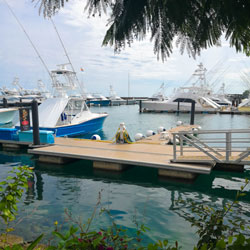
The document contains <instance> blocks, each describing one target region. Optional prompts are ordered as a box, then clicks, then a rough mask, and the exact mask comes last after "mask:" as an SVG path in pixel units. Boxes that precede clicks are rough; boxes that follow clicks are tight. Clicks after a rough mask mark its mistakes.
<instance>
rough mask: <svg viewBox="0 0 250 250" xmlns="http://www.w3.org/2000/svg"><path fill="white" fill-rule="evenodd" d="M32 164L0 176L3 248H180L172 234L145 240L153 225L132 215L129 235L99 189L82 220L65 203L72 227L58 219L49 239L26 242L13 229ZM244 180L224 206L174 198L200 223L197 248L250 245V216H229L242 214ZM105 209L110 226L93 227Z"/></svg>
mask: <svg viewBox="0 0 250 250" xmlns="http://www.w3.org/2000/svg"><path fill="white" fill-rule="evenodd" d="M31 174H32V170H31V169H30V168H28V167H27V166H24V167H16V168H14V169H13V170H12V171H10V172H9V176H8V177H7V178H6V180H4V181H2V182H0V199H1V200H0V218H1V220H2V221H3V222H4V224H5V229H4V231H3V232H1V233H0V249H4V250H22V249H27V250H32V249H40V250H42V249H48V250H53V249H79V250H80V249H97V250H116V249H117V250H118V249H121V250H123V249H137V250H143V249H148V250H157V249H166V250H178V249H182V247H181V244H180V243H178V242H177V241H176V242H175V243H174V244H173V245H171V244H170V243H169V242H168V240H167V239H166V240H163V241H161V240H158V241H157V242H151V243H149V244H145V242H144V239H143V234H144V233H145V232H146V231H149V230H150V229H149V228H147V227H146V226H145V225H144V224H141V223H139V222H137V221H136V220H135V221H134V223H135V225H136V231H135V234H134V235H132V236H130V235H128V232H127V230H126V229H124V228H122V227H121V226H119V225H117V224H116V223H115V220H114V218H113V217H112V215H111V213H110V211H109V210H108V209H106V208H102V207H101V206H100V204H101V192H99V196H98V199H97V203H96V205H95V207H94V209H93V212H92V215H91V217H90V218H89V219H88V220H87V222H85V223H83V222H82V221H81V220H80V219H79V218H74V215H73V214H72V213H71V212H70V211H69V210H67V209H65V217H66V220H65V222H67V225H68V230H66V231H62V225H59V224H58V222H57V221H55V222H54V230H53V231H52V232H51V233H49V235H50V236H51V239H50V240H48V242H43V244H40V242H41V240H42V239H43V237H44V233H41V235H39V236H38V238H37V239H35V240H34V241H32V242H24V241H23V239H22V238H21V237H19V236H16V235H13V234H12V232H13V231H14V230H15V222H16V216H17V215H18V207H17V203H18V202H20V201H21V198H22V194H23V193H24V191H25V189H27V188H28V185H27V183H28V178H29V177H30V176H31ZM248 184H249V181H248V180H247V179H246V180H245V184H244V185H243V186H241V188H240V190H239V191H237V194H236V197H235V199H234V201H233V202H231V203H228V204H226V205H225V206H224V207H221V208H219V209H214V208H212V207H209V206H207V205H204V204H203V203H202V202H198V203H197V202H194V201H192V202H190V201H184V200H177V201H175V210H177V211H178V214H179V215H180V216H183V217H184V218H185V220H187V221H188V222H190V223H191V226H194V227H196V228H197V231H196V233H197V234H198V236H199V240H198V242H197V243H196V244H194V245H195V246H194V248H193V249H194V250H198V249H201V250H206V249H249V248H250V234H249V232H250V231H249V230H250V221H246V220H243V219H241V218H240V217H239V218H237V219H234V220H231V219H230V216H229V215H230V214H232V213H238V214H240V213H241V211H240V209H241V208H240V206H239V199H240V197H243V196H245V195H246V193H245V192H244V190H245V188H246V187H247V185H248ZM98 212H99V213H100V214H103V213H105V214H107V215H108V216H109V217H110V221H111V224H110V226H109V227H107V228H100V229H99V230H97V231H92V230H91V224H92V222H93V220H94V219H95V216H96V214H97V213H98Z"/></svg>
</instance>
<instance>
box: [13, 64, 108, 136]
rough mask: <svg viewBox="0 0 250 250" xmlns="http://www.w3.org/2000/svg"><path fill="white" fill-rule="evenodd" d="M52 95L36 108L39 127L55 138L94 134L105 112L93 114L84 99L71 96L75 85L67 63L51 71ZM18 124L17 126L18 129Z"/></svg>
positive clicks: (104, 117)
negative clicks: (52, 134) (52, 133)
mask: <svg viewBox="0 0 250 250" xmlns="http://www.w3.org/2000/svg"><path fill="white" fill-rule="evenodd" d="M51 77H52V87H53V90H54V97H52V98H47V99H46V100H45V101H44V102H43V103H42V104H41V105H39V107H38V112H39V129H41V130H50V131H53V132H54V133H55V135H56V136H57V137H62V136H76V135H80V134H88V133H94V132H97V131H98V130H100V129H102V126H103V122H104V120H105V119H106V117H107V116H108V114H107V113H92V112H91V111H90V110H89V108H88V107H87V105H86V103H85V101H84V99H83V98H80V97H70V95H69V94H68V92H70V91H72V90H74V89H75V88H77V84H76V82H75V79H76V73H75V72H74V71H72V70H69V69H67V67H66V64H62V65H58V69H56V70H52V71H51ZM19 127H20V124H18V125H17V128H19Z"/></svg>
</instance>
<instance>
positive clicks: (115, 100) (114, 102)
mask: <svg viewBox="0 0 250 250" xmlns="http://www.w3.org/2000/svg"><path fill="white" fill-rule="evenodd" d="M109 100H110V101H111V102H110V105H111V106H120V105H124V104H126V103H127V101H126V100H124V99H122V98H121V97H120V96H118V95H117V93H116V92H115V91H114V89H113V86H112V85H110V86H109Z"/></svg>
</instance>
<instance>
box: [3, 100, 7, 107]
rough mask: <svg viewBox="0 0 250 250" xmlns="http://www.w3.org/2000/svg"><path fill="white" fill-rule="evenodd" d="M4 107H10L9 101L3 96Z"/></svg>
mask: <svg viewBox="0 0 250 250" xmlns="http://www.w3.org/2000/svg"><path fill="white" fill-rule="evenodd" d="M3 107H4V108H8V103H7V99H6V98H3Z"/></svg>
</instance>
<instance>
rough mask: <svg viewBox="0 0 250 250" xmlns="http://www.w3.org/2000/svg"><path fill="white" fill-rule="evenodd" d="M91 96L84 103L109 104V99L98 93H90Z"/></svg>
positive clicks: (94, 104)
mask: <svg viewBox="0 0 250 250" xmlns="http://www.w3.org/2000/svg"><path fill="white" fill-rule="evenodd" d="M92 96H93V98H90V99H87V100H86V103H87V104H88V105H90V106H91V105H93V106H110V100H109V99H108V98H106V97H105V96H103V95H102V94H99V93H94V94H92Z"/></svg>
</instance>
